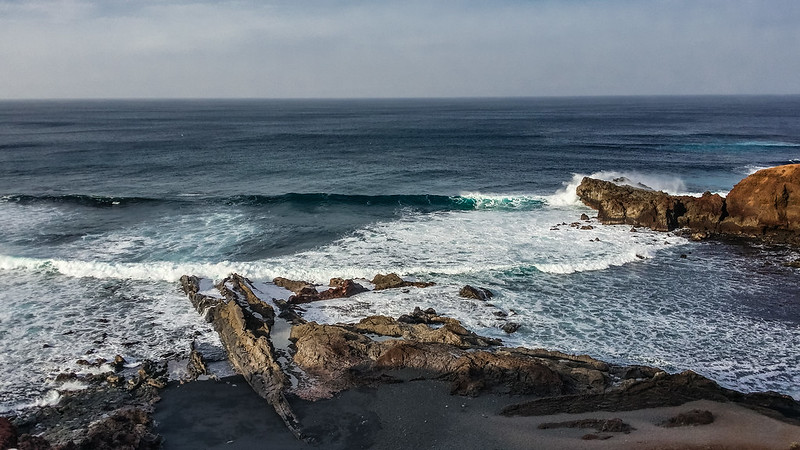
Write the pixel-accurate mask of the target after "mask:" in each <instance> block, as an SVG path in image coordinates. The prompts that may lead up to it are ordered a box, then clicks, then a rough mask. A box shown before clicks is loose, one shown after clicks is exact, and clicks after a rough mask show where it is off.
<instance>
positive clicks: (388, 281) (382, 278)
mask: <svg viewBox="0 0 800 450" xmlns="http://www.w3.org/2000/svg"><path fill="white" fill-rule="evenodd" d="M372 284H373V285H375V290H376V291H381V290H383V289H393V288H399V287H409V286H413V287H420V288H424V287H430V286H433V285H435V284H436V283H431V282H423V281H406V280H404V279H402V278H400V276H399V275H397V274H396V273H390V274H387V275H382V274H377V275H375V277H374V278H373V279H372Z"/></svg>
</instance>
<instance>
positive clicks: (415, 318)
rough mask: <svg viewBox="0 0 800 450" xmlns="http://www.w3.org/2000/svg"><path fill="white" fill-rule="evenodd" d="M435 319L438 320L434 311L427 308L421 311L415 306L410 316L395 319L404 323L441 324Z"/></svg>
mask: <svg viewBox="0 0 800 450" xmlns="http://www.w3.org/2000/svg"><path fill="white" fill-rule="evenodd" d="M437 319H439V315H438V314H436V310H435V309H433V308H428V309H426V310H425V311H423V310H422V309H421V308H420V307H419V306H416V307H414V311H413V312H412V313H411V314H403V315H402V316H400V317H398V318H397V321H398V322H404V323H441V321H440V320H437Z"/></svg>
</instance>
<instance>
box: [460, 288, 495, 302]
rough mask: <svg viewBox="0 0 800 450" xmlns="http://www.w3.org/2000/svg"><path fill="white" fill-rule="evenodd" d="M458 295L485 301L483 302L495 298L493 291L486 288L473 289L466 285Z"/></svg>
mask: <svg viewBox="0 0 800 450" xmlns="http://www.w3.org/2000/svg"><path fill="white" fill-rule="evenodd" d="M458 295H459V296H460V297H464V298H474V299H476V300H483V301H486V300H489V299H490V298H492V297H494V294H492V291H490V290H488V289H486V288H480V287H472V286H470V285H466V286H464V287H463V288H461V290H460V291H459V292H458Z"/></svg>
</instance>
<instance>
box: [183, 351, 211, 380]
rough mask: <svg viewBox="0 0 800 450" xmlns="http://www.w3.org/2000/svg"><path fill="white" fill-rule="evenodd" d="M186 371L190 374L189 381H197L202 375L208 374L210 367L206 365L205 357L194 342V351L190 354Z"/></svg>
mask: <svg viewBox="0 0 800 450" xmlns="http://www.w3.org/2000/svg"><path fill="white" fill-rule="evenodd" d="M186 371H187V372H188V373H189V380H196V379H197V377H199V376H200V375H207V374H208V365H206V361H205V359H204V358H203V355H201V354H200V352H198V351H197V348H195V345H194V342H192V351H191V352H190V353H189V362H188V363H187V364H186Z"/></svg>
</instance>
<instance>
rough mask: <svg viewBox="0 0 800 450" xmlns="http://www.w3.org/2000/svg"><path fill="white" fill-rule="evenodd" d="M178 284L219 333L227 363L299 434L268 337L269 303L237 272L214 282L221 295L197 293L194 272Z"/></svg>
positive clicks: (196, 281)
mask: <svg viewBox="0 0 800 450" xmlns="http://www.w3.org/2000/svg"><path fill="white" fill-rule="evenodd" d="M181 285H182V287H183V290H184V292H186V294H187V295H188V296H189V299H190V300H191V302H192V304H193V305H194V306H195V308H196V309H197V310H198V312H200V313H202V314H204V315H205V317H206V320H208V321H209V322H211V324H212V325H213V327H214V329H215V330H216V331H217V333H218V334H219V338H220V341H221V342H222V345H223V346H224V347H225V351H226V352H227V353H228V359H229V360H230V362H231V364H232V365H233V366H234V367H235V368H236V370H237V371H238V372H239V373H240V374H242V375H243V376H244V377H245V379H246V380H247V383H248V384H249V385H250V386H251V387H252V388H253V390H254V391H255V392H256V393H257V394H258V395H260V396H261V397H263V398H264V399H266V400H267V401H268V402H269V403H270V404H271V405H272V406H273V408H275V411H276V412H277V413H278V415H279V416H280V417H281V419H283V421H284V423H286V426H287V427H288V428H289V429H290V430H291V431H292V432H293V433H294V434H295V435H296V436H297V437H298V438H299V437H301V434H300V427H299V422H298V420H297V417H295V415H294V412H293V411H292V408H291V407H290V405H289V402H288V401H287V400H286V396H285V395H284V388H285V386H286V385H287V384H288V378H287V376H286V374H285V373H284V372H283V370H282V369H281V366H280V364H279V363H278V362H277V359H276V356H275V353H274V350H273V347H272V343H271V341H270V327H271V326H272V323H271V322H270V320H274V318H275V312H274V310H273V309H272V307H271V306H270V305H268V304H266V303H264V302H263V301H261V300H260V299H259V298H258V297H257V296H255V294H253V292H252V290H251V289H250V288H249V285H250V282H249V280H246V279H245V278H243V277H241V276H239V275H237V274H233V275H231V276H230V277H228V278H226V279H225V280H223V281H221V282H220V283H219V284H218V285H217V289H219V290H220V292H221V293H222V294H223V295H224V296H225V298H224V299H219V298H215V297H209V296H205V295H202V294H200V293H199V289H200V288H199V287H200V282H199V280H198V278H197V277H194V276H183V277H181ZM251 296H252V297H251Z"/></svg>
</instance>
